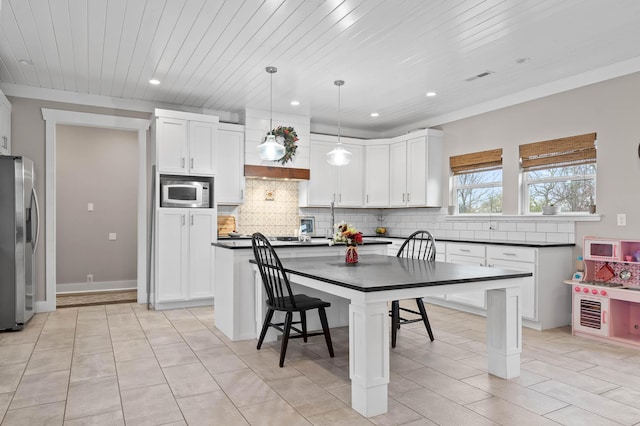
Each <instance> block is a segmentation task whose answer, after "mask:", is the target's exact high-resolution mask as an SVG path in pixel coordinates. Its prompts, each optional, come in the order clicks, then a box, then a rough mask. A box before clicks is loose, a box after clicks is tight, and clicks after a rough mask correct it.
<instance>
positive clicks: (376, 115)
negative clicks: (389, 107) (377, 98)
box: [371, 112, 380, 117]
mask: <svg viewBox="0 0 640 426" xmlns="http://www.w3.org/2000/svg"><path fill="white" fill-rule="evenodd" d="M379 115H380V114H378V113H377V112H372V113H371V116H372V117H378V116H379Z"/></svg>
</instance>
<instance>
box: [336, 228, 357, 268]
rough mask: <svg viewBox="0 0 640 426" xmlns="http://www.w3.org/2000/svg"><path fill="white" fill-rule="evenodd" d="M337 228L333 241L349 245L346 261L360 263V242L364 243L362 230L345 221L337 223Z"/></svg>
mask: <svg viewBox="0 0 640 426" xmlns="http://www.w3.org/2000/svg"><path fill="white" fill-rule="evenodd" d="M335 228H336V233H335V234H334V235H333V242H334V243H345V244H346V245H347V251H346V253H345V256H344V261H345V262H346V263H358V244H362V232H359V231H358V230H357V229H356V228H354V227H353V226H352V225H347V224H346V223H344V222H341V223H339V224H337V225H335Z"/></svg>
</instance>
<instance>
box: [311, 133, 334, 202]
mask: <svg viewBox="0 0 640 426" xmlns="http://www.w3.org/2000/svg"><path fill="white" fill-rule="evenodd" d="M332 149H333V144H332V143H329V142H318V141H311V146H310V147H309V155H310V179H309V181H308V182H305V183H304V184H306V185H307V203H308V205H310V206H324V207H326V206H328V205H329V204H331V202H332V201H337V200H335V192H336V186H337V171H336V167H334V166H331V165H330V164H329V163H327V152H329V151H331V150H332Z"/></svg>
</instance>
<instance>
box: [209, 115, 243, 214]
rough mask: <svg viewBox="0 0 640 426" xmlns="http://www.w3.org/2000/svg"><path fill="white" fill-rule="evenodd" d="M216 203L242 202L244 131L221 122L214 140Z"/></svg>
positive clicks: (232, 203) (234, 203)
mask: <svg viewBox="0 0 640 426" xmlns="http://www.w3.org/2000/svg"><path fill="white" fill-rule="evenodd" d="M216 150H217V151H216V167H215V169H216V180H215V184H216V191H215V199H216V204H227V205H238V204H242V203H244V185H245V180H244V131H243V129H242V127H241V126H234V125H228V124H225V123H221V124H220V125H219V127H218V140H217V141H216Z"/></svg>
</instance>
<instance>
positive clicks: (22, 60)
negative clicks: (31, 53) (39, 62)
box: [18, 59, 33, 65]
mask: <svg viewBox="0 0 640 426" xmlns="http://www.w3.org/2000/svg"><path fill="white" fill-rule="evenodd" d="M18 62H20V63H21V64H22V65H33V61H32V60H31V59H20V60H19V61H18Z"/></svg>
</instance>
